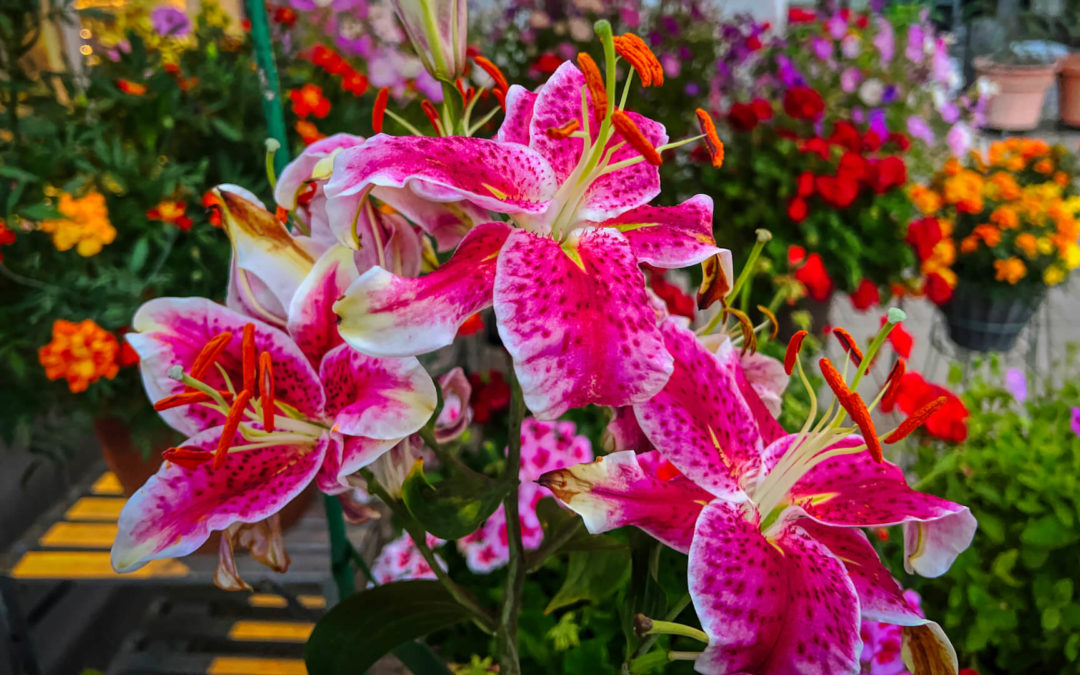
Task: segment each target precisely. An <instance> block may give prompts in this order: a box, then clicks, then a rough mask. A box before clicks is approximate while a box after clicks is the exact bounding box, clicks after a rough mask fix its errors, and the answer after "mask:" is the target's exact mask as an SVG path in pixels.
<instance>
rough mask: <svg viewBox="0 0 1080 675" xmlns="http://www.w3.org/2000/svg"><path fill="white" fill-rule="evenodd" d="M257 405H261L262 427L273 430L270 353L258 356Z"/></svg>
mask: <svg viewBox="0 0 1080 675" xmlns="http://www.w3.org/2000/svg"><path fill="white" fill-rule="evenodd" d="M259 371H260V374H259V403H260V404H261V405H262V414H263V427H265V428H266V430H267V431H273V430H274V363H273V360H272V359H271V358H270V352H263V353H261V354H259Z"/></svg>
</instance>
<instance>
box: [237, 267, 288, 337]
mask: <svg viewBox="0 0 1080 675" xmlns="http://www.w3.org/2000/svg"><path fill="white" fill-rule="evenodd" d="M225 306H226V307H228V308H229V309H231V310H233V311H234V312H239V313H241V314H246V315H247V316H251V317H254V318H256V319H259V320H261V321H265V322H266V323H268V324H270V325H271V326H274V327H275V328H284V327H285V324H286V322H287V321H288V318H287V312H286V311H285V307H284V306H282V304H281V301H280V300H278V299H277V296H276V295H274V294H273V292H271V291H270V287H269V286H267V285H266V284H265V283H263V280H262V279H260V278H259V277H257V276H255V275H254V274H252V273H251V272H248V271H247V270H244V269H241V268H240V266H239V265H238V264H237V262H236V254H235V253H233V255H232V260H230V261H229V285H228V289H227V290H226V291H225Z"/></svg>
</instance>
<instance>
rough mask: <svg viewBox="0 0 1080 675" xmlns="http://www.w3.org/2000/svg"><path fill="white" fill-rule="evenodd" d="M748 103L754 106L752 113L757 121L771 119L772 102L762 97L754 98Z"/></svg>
mask: <svg viewBox="0 0 1080 675" xmlns="http://www.w3.org/2000/svg"><path fill="white" fill-rule="evenodd" d="M750 105H751V107H753V108H754V115H755V116H757V118H758V121H759V122H768V121H769V120H771V119H772V115H773V110H772V103H769V102H768V101H766V100H765V99H763V98H755V99H754V100H753V101H750Z"/></svg>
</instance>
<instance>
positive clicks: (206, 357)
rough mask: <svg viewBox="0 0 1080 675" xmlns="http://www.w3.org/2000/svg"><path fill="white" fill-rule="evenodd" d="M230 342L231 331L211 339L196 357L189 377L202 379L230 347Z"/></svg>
mask: <svg viewBox="0 0 1080 675" xmlns="http://www.w3.org/2000/svg"><path fill="white" fill-rule="evenodd" d="M230 342H232V333H231V332H229V331H225V332H223V333H219V334H218V335H216V336H214V337H213V338H211V339H210V341H209V342H207V343H206V345H204V346H203V348H202V350H201V351H200V352H199V353H198V355H197V356H196V357H195V361H194V362H193V363H192V364H191V370H189V371H188V375H190V376H191V377H193V378H194V379H196V380H198V379H201V378H202V376H203V375H205V374H206V371H207V369H209V368H210V366H211V365H213V364H214V361H217V358H218V357H219V356H221V352H223V351H225V348H226V347H228V346H229V343H230Z"/></svg>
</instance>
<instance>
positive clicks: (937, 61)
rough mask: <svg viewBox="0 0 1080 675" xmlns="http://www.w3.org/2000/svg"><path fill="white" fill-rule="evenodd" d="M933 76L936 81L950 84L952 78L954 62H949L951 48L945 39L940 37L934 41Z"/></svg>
mask: <svg viewBox="0 0 1080 675" xmlns="http://www.w3.org/2000/svg"><path fill="white" fill-rule="evenodd" d="M931 68H932V71H933V72H932V74H931V76H932V77H933V78H934V80H935V81H936V82H941V83H943V84H948V83H949V81H950V80H951V79H952V64H951V63H949V48H948V47H947V46H946V45H945V41H944V40H942V39H941V38H938V39H937V41H936V42H935V43H934V60H933V65H932V66H931Z"/></svg>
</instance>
